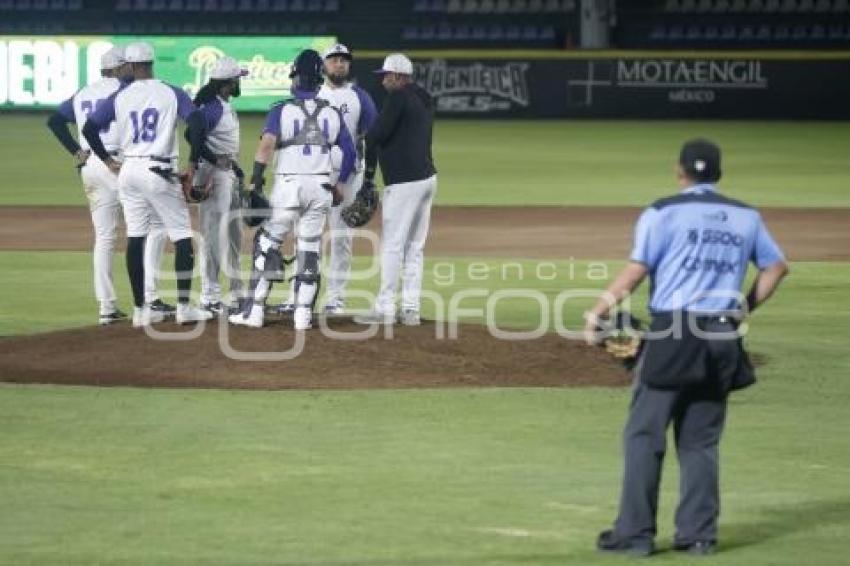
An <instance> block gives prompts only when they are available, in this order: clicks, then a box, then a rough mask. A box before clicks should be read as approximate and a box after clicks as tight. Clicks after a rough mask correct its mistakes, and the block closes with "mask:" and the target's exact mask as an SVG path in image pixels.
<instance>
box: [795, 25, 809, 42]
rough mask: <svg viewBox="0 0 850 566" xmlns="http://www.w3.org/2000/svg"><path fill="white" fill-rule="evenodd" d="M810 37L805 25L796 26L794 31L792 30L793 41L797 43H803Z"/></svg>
mask: <svg viewBox="0 0 850 566" xmlns="http://www.w3.org/2000/svg"><path fill="white" fill-rule="evenodd" d="M808 37H809V30H808V28H807V27H806V26H804V25H798V26H794V29H792V30H791V39H793V40H795V41H801V40H804V39H807V38H808Z"/></svg>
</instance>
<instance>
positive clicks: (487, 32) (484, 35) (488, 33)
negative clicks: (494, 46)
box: [472, 24, 505, 41]
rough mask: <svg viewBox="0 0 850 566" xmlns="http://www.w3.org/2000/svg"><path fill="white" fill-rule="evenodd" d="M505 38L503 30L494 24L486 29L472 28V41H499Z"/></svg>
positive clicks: (480, 27)
mask: <svg viewBox="0 0 850 566" xmlns="http://www.w3.org/2000/svg"><path fill="white" fill-rule="evenodd" d="M504 37H505V30H504V28H502V26H500V25H498V24H496V25H493V26H490V29H487V28H485V27H482V26H478V27H474V28H472V39H479V40H480V39H489V40H490V41H501V40H502V39H504Z"/></svg>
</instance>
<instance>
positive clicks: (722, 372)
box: [585, 139, 788, 556]
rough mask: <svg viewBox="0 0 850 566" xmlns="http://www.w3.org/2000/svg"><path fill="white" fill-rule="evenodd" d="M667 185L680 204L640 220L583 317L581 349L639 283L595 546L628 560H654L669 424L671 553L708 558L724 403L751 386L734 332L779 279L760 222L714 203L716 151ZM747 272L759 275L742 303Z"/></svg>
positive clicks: (689, 147) (747, 210)
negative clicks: (612, 476)
mask: <svg viewBox="0 0 850 566" xmlns="http://www.w3.org/2000/svg"><path fill="white" fill-rule="evenodd" d="M677 176H678V181H679V185H680V187H681V188H682V189H683V190H682V192H681V193H679V194H678V195H675V196H671V197H668V198H664V199H661V200H659V201H657V202H655V203H654V204H652V205H651V206H650V207H649V208H647V209H646V210H645V211H644V212H643V214H642V215H641V217H640V219H639V220H638V223H637V227H636V229H635V242H634V248H633V251H632V254H631V258H630V262H629V264H628V265H627V266H626V267H625V268H624V269H623V271H622V272H621V273H620V274H619V275H618V276H617V278H616V279H615V280H614V282H613V283H612V284H611V285H610V286H609V288H608V291H607V293H606V295H605V296H604V297H603V298H601V299H600V300H599V301H598V303H597V304H596V306H595V307H594V308H593V310H592V311H590V312H589V313H588V314H587V326H586V327H585V335H586V339H587V341H588V342H589V343H595V342H597V341H598V340H599V338H600V334H599V332H597V328H598V326H597V325H598V324H600V321H604V319H606V318H607V316H608V314H609V311H610V310H611V308H612V307H614V306H616V305H617V304H619V303H620V301H622V300H623V299H624V298H625V297H626V296H628V295H629V294H630V293H631V292H632V291H633V290H634V289H635V288H636V287H637V286H638V285H639V284H640V283H641V282H642V281H643V279H644V278H645V277H646V276H647V275H649V277H650V304H649V310H650V313H651V316H652V322H651V324H650V328H649V330H650V331H649V332H648V333H647V335H646V336H645V347H644V349H643V352H642V353H641V355H640V357H639V359H638V363H637V365H636V368H635V387H634V394H633V398H632V402H631V407H630V409H629V417H628V422H627V423H626V427H625V431H624V438H623V444H624V452H625V473H624V477H623V489H622V495H621V498H620V511H619V516H618V517H617V519H616V521H615V522H614V528H613V529H611V530H607V531H604V532H602V533H601V534H600V535H599V539H598V540H597V548H598V549H599V550H601V551H607V552H618V553H624V554H631V555H637V556H647V555H650V554H652V552H653V551H654V548H655V546H654V539H655V533H656V511H657V509H658V489H659V484H660V479H661V466H662V461H663V459H664V453H665V450H666V444H665V439H666V431H667V426H668V425H669V424H670V423H671V422H672V423H673V426H674V431H675V439H676V450H677V455H678V458H679V467H680V472H681V473H680V477H681V479H680V500H679V506H678V509H677V510H676V517H675V522H676V534H675V539H674V543H673V548H674V550H677V551H683V552H688V553H690V554H710V553H712V552H714V550H715V547H716V545H717V518H718V515H719V514H720V493H719V456H718V445H719V443H720V436H721V433H722V431H723V424H724V420H725V417H726V400H727V396H728V393H729V392H730V391H732V390H735V389H741V388H743V387H747V386H748V385H751V384H752V383H754V382H755V376H754V375H753V371H752V366H751V365H750V363H749V360H748V359H747V356H746V353H745V352H744V350H743V347H742V344H741V338H740V334H739V333H738V332H737V326H738V323H739V322H740V320H741V319H742V317H743V316H744V314H746V313H747V312H750V311H752V310H753V309H755V308H757V307H758V306H760V305H761V304H762V303H764V302H765V301H766V300H767V299H768V298H769V297H770V296H771V295H772V294H773V292H774V291H775V290H776V288H777V287H778V286H779V283H780V282H781V280H782V278H783V277H784V276H785V275H786V274H787V273H788V266H787V264H786V262H785V258H784V257H783V254H782V251H781V250H780V249H779V247H778V246H777V245H776V243H775V242H774V240H773V238H772V237H771V235H770V233H769V232H768V230H767V228H766V227H765V225H764V223H763V222H762V219H761V216H760V215H759V213H758V211H756V210H755V209H754V208H752V207H750V206H748V205H746V204H744V203H741V202H738V201H735V200H732V199H729V198H727V197H725V196H723V195H721V194H719V193H718V192H717V189H716V187H715V185H714V184H715V183H716V182H717V181H718V180H719V179H720V149H719V148H718V147H717V146H716V145H715V144H713V143H712V142H710V141H707V140H703V139H696V140H692V141H689V142H687V143H685V144H684V146H683V147H682V150H681V154H680V156H679V167H678V171H677ZM749 262H752V263H754V264H755V266H756V267H757V268H758V274H757V276H756V278H755V281H754V282H753V285H752V287H751V289H750V291H749V293H748V295H747V296H746V297H743V296H742V295H741V294H740V289H741V285H742V283H743V280H744V277H745V275H746V272H747V266H748V264H749ZM602 324H604V323H602Z"/></svg>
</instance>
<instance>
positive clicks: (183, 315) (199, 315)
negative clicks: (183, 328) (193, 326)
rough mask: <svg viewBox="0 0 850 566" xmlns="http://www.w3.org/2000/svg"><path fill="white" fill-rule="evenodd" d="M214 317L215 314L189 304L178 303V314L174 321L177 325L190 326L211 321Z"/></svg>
mask: <svg viewBox="0 0 850 566" xmlns="http://www.w3.org/2000/svg"><path fill="white" fill-rule="evenodd" d="M212 317H213V313H211V312H209V311H205V310H203V309H199V308H198V307H193V306H192V305H190V304H188V303H178V304H177V312H176V313H175V315H174V321H175V322H176V323H177V324H189V323H192V322H201V321H204V320H209V319H211V318H212Z"/></svg>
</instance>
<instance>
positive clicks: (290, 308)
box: [277, 302, 295, 314]
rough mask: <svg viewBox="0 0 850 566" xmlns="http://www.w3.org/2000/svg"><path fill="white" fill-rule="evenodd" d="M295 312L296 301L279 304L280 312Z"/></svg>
mask: <svg viewBox="0 0 850 566" xmlns="http://www.w3.org/2000/svg"><path fill="white" fill-rule="evenodd" d="M294 312H295V303H288V302H287V303H280V304H279V305H278V306H277V313H278V314H292V313H294Z"/></svg>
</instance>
